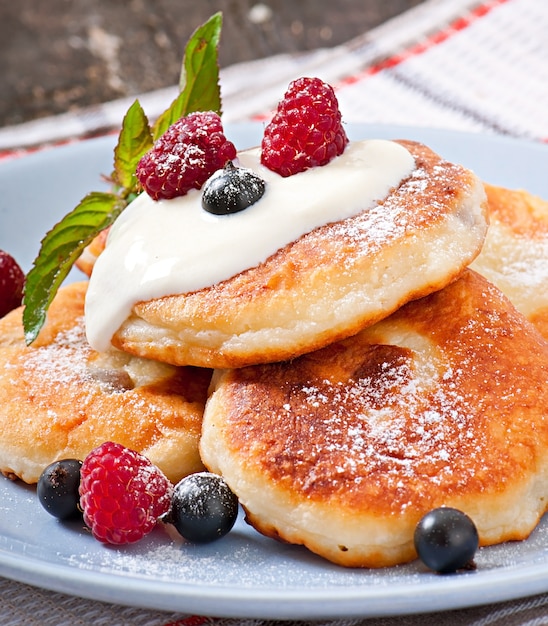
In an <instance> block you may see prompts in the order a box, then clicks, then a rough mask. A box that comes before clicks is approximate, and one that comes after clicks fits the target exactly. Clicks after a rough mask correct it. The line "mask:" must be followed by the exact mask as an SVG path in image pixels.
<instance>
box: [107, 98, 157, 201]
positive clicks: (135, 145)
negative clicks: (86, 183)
mask: <svg viewBox="0 0 548 626" xmlns="http://www.w3.org/2000/svg"><path fill="white" fill-rule="evenodd" d="M152 143H153V142H152V132H151V129H150V124H149V122H148V118H147V116H146V115H145V112H144V111H143V108H142V107H141V104H140V103H139V101H138V100H135V102H134V103H133V104H132V105H131V106H130V107H129V109H128V111H127V113H126V114H125V116H124V119H123V122H122V128H121V130H120V134H119V136H118V143H117V145H116V147H115V148H114V173H113V176H112V178H113V180H114V182H115V183H116V184H117V185H119V186H120V187H122V188H123V189H124V190H125V195H126V196H127V195H128V194H129V193H130V192H131V191H132V190H135V188H136V186H137V177H136V176H135V170H136V168H137V164H138V163H139V160H140V159H141V157H142V156H143V154H145V152H148V150H150V149H151V148H152Z"/></svg>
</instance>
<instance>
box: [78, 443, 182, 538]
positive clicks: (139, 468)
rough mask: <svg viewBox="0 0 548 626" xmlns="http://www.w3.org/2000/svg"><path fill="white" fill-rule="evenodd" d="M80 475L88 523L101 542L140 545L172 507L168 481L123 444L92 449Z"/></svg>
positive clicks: (102, 445)
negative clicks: (136, 543)
mask: <svg viewBox="0 0 548 626" xmlns="http://www.w3.org/2000/svg"><path fill="white" fill-rule="evenodd" d="M80 473H81V480H80V489H79V491H80V506H81V507H82V511H83V514H84V522H85V523H86V524H87V525H88V526H89V528H90V529H91V532H92V534H93V536H94V537H95V538H96V539H98V540H99V541H102V542H103V543H111V544H125V543H133V542H135V541H139V540H140V539H142V538H143V537H144V536H145V535H147V534H148V533H149V532H150V531H151V530H152V529H153V528H154V526H155V525H156V523H157V521H158V518H159V517H160V516H161V515H163V514H164V513H166V512H167V511H168V510H169V508H170V505H171V495H172V492H173V486H172V484H171V483H170V482H169V480H168V479H167V478H166V477H165V476H164V474H163V473H162V472H161V471H160V470H159V469H158V468H157V467H156V466H155V465H153V464H152V463H151V462H150V461H149V460H148V459H147V458H146V457H145V456H143V455H142V454H140V453H138V452H135V451H134V450H130V449H129V448H126V447H124V446H122V445H121V444H119V443H113V442H111V441H108V442H105V443H103V444H101V445H100V446H98V447H97V448H95V449H94V450H92V451H91V452H90V453H89V454H88V456H87V457H86V458H85V459H84V462H83V463H82V468H81V472H80Z"/></svg>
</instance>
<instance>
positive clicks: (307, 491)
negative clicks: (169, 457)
mask: <svg viewBox="0 0 548 626" xmlns="http://www.w3.org/2000/svg"><path fill="white" fill-rule="evenodd" d="M547 380H548V343H547V342H546V341H545V340H544V339H543V337H542V336H541V335H540V334H539V333H538V331H537V330H536V329H535V328H534V326H533V325H532V324H530V323H529V322H528V321H527V320H526V319H525V318H524V317H523V315H521V314H520V313H519V312H518V311H517V310H516V309H515V308H514V307H513V306H512V305H511V303H510V302H509V301H508V300H507V299H506V298H505V296H504V295H503V294H502V293H501V292H500V291H499V290H498V289H497V288H496V287H495V286H493V285H491V284H490V283H489V282H488V281H486V280H485V279H484V278H483V277H481V276H480V275H479V274H476V273H474V272H472V271H471V270H468V271H466V272H465V273H464V275H463V276H462V277H461V278H460V279H458V280H457V281H455V282H453V283H452V284H450V285H449V286H447V287H445V288H444V289H443V290H441V291H439V292H437V293H434V294H431V295H429V296H427V297H425V298H423V299H421V300H417V301H414V302H411V303H408V304H407V305H406V306H404V307H403V308H401V309H400V310H398V311H397V312H396V313H394V314H393V315H392V316H390V317H389V318H387V319H385V320H383V321H382V322H379V323H378V324H376V325H375V326H372V327H370V328H368V329H366V330H364V331H362V332H361V333H359V334H358V335H356V336H354V337H351V338H348V339H346V340H344V341H340V342H337V343H335V344H333V345H330V346H328V347H326V348H324V349H322V350H320V351H317V352H314V353H311V354H307V355H305V356H302V357H300V358H298V359H296V360H294V361H292V362H285V363H278V364H266V365H260V366H253V367H246V368H242V369H240V370H227V371H224V372H218V373H216V374H215V375H214V381H215V385H214V391H213V394H212V395H211V396H210V399H209V400H208V404H207V405H206V411H205V414H204V425H203V435H202V439H201V444H200V449H201V454H202V459H203V461H204V463H205V465H206V466H207V467H208V468H209V469H211V470H212V471H214V472H217V473H219V474H222V475H223V476H224V477H225V479H226V480H227V482H228V484H229V485H230V487H231V488H232V489H233V490H234V492H235V493H236V494H237V495H238V497H239V499H240V502H241V503H242V505H243V506H244V508H245V509H246V512H247V518H248V520H249V522H250V523H251V524H252V525H253V526H255V527H256V528H257V529H258V530H259V531H261V532H262V533H264V534H266V535H269V536H271V537H275V538H280V539H282V540H284V541H287V542H290V543H295V544H304V545H305V546H307V547H308V548H309V549H310V550H312V551H313V552H316V553H318V554H319V555H322V556H323V557H325V558H327V559H329V560H331V561H333V562H335V563H338V564H341V565H346V566H367V567H380V566H389V565H395V564H398V563H403V562H406V561H409V560H411V559H413V558H414V557H415V556H416V554H415V551H414V547H413V532H414V528H415V525H416V524H417V522H418V521H419V519H420V518H421V516H422V515H424V514H425V513H426V512H428V511H429V510H431V509H433V508H435V507H438V506H443V505H448V506H454V507H456V508H458V509H461V510H462V511H464V512H466V513H467V514H468V515H470V516H471V517H472V519H473V520H474V522H475V523H476V525H477V527H478V530H479V535H480V541H481V544H482V545H488V544H493V543H497V542H502V541H507V540H517V539H523V538H525V537H527V536H528V534H529V533H530V532H531V531H532V530H533V528H534V527H535V525H536V524H537V522H538V520H539V518H540V517H541V516H542V514H543V513H544V512H545V510H546V509H547V508H548V385H547V384H546V382H547Z"/></svg>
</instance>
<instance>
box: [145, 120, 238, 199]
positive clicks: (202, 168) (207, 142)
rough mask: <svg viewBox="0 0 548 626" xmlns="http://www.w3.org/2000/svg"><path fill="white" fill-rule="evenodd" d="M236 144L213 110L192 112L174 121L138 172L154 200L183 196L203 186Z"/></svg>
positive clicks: (223, 163)
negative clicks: (227, 134) (230, 139)
mask: <svg viewBox="0 0 548 626" xmlns="http://www.w3.org/2000/svg"><path fill="white" fill-rule="evenodd" d="M235 158H236V148H235V146H234V144H233V143H232V142H231V141H229V140H228V139H227V138H226V137H225V135H224V131H223V126H222V123H221V118H220V117H219V116H218V115H217V113H214V112H213V111H206V112H198V113H191V114H190V115H187V116H186V117H182V118H181V119H180V120H178V121H177V122H175V123H174V124H172V125H171V126H170V127H169V128H168V129H167V130H166V132H165V133H164V134H163V135H162V136H161V137H160V138H159V139H158V140H157V141H156V143H155V144H154V146H153V147H152V149H151V150H149V151H148V152H147V153H146V154H144V155H143V157H142V158H141V160H140V161H139V163H138V164H137V171H136V175H137V178H138V179H139V182H140V183H141V185H142V187H143V189H144V190H145V191H146V192H147V193H148V195H149V196H150V197H151V198H152V199H153V200H161V199H171V198H176V197H177V196H184V195H185V194H186V193H188V191H190V190H191V189H200V187H201V186H202V185H203V184H204V183H205V181H206V180H207V179H208V178H209V177H210V176H211V175H212V174H213V173H214V172H216V171H217V170H219V169H222V168H223V167H224V166H225V165H226V163H227V161H231V160H232V159H235Z"/></svg>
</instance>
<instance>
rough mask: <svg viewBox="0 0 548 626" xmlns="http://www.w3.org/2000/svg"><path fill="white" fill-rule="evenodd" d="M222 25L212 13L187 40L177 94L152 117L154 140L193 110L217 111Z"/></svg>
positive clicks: (220, 20) (219, 17)
mask: <svg viewBox="0 0 548 626" xmlns="http://www.w3.org/2000/svg"><path fill="white" fill-rule="evenodd" d="M222 25H223V16H222V13H220V12H219V13H215V14H214V15H212V16H211V17H210V18H209V20H208V21H207V22H205V24H203V25H202V26H200V27H199V28H197V29H196V30H195V31H194V34H193V35H192V37H191V38H190V39H189V41H188V43H187V45H186V48H185V55H184V58H183V63H182V67H181V77H180V81H179V89H180V93H179V95H178V96H177V98H176V99H175V100H174V101H173V102H172V104H171V106H170V107H169V108H168V109H167V110H166V111H165V112H164V113H163V114H162V115H161V116H160V117H159V118H158V119H157V120H156V123H155V124H154V126H153V136H154V139H157V138H158V137H160V135H162V134H163V133H164V132H165V131H166V130H167V129H168V127H169V126H171V124H173V123H174V122H176V121H177V120H178V119H180V118H181V117H183V116H184V115H188V114H189V113H192V112H194V111H215V112H216V113H219V115H220V114H221V90H220V86H219V42H220V39H221V29H222Z"/></svg>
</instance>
